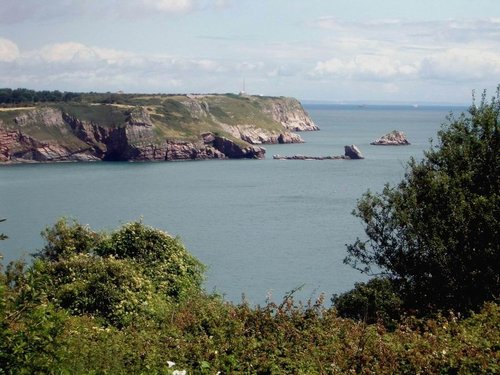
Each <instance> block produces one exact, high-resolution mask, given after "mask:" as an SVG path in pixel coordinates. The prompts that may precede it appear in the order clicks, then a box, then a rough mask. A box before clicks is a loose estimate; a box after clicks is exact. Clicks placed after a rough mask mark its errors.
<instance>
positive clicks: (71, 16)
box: [0, 0, 500, 104]
mask: <svg viewBox="0 0 500 375" xmlns="http://www.w3.org/2000/svg"><path fill="white" fill-rule="evenodd" d="M498 84H500V0H378V1H373V0H0V87H10V88H18V87H24V88H29V89H36V90H56V89H57V90H61V91H78V92H82V91H83V92H88V91H97V92H108V91H109V92H116V91H123V92H129V93H226V92H239V91H241V90H242V89H243V88H244V89H245V91H247V92H248V93H249V94H256V95H273V96H293V97H296V98H298V99H300V100H304V101H306V100H310V101H315V100H317V101H332V102H338V103H342V102H346V103H348V102H360V101H366V102H387V103H389V102H406V103H455V104H470V101H471V95H472V91H473V90H476V91H480V92H482V90H484V89H487V90H488V93H489V94H491V95H493V94H494V92H495V90H496V87H497V85H498Z"/></svg>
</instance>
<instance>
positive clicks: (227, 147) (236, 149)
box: [213, 137, 266, 159]
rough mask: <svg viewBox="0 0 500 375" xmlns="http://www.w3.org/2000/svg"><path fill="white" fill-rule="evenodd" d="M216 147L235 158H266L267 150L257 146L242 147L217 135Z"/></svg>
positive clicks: (214, 143)
mask: <svg viewBox="0 0 500 375" xmlns="http://www.w3.org/2000/svg"><path fill="white" fill-rule="evenodd" d="M213 145H214V147H215V148H216V149H217V150H219V151H220V152H222V153H223V154H224V155H226V156H227V157H228V158H235V159H243V158H244V159H264V158H265V153H266V150H265V149H263V148H261V147H257V146H248V147H242V146H240V145H238V144H236V143H235V142H233V141H231V140H229V139H227V138H224V137H215V140H214V142H213Z"/></svg>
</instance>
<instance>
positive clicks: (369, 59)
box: [311, 55, 418, 81]
mask: <svg viewBox="0 0 500 375" xmlns="http://www.w3.org/2000/svg"><path fill="white" fill-rule="evenodd" d="M417 70H418V67H417V66H416V65H413V64H404V63H402V62H401V61H399V60H394V59H392V58H391V57H388V56H380V55H358V56H355V57H353V58H350V59H340V58H332V59H329V60H326V61H320V62H318V63H317V64H316V67H315V68H314V70H313V71H312V73H311V74H312V76H313V77H318V76H319V77H322V76H329V75H330V76H335V77H341V78H349V79H351V78H352V79H368V80H375V81H376V80H385V79H395V78H412V77H414V75H415V73H416V72H417Z"/></svg>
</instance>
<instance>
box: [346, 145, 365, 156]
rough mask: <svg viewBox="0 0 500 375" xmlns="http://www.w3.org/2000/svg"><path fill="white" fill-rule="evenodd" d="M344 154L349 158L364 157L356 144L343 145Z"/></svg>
mask: <svg viewBox="0 0 500 375" xmlns="http://www.w3.org/2000/svg"><path fill="white" fill-rule="evenodd" d="M344 155H345V157H346V158H349V159H364V158H365V157H364V156H363V154H362V153H361V151H360V150H359V148H358V147H357V146H356V145H350V146H344Z"/></svg>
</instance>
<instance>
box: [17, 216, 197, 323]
mask: <svg viewBox="0 0 500 375" xmlns="http://www.w3.org/2000/svg"><path fill="white" fill-rule="evenodd" d="M42 236H43V237H44V238H45V240H46V244H45V246H44V248H43V249H42V250H40V251H39V252H38V253H37V254H36V257H37V258H38V259H37V261H36V262H35V263H34V264H33V266H32V267H31V268H30V272H31V273H32V275H34V278H35V279H36V280H38V281H40V285H42V286H41V287H38V288H37V289H39V290H44V292H45V293H46V295H47V296H48V299H49V301H51V302H52V303H54V304H55V305H56V306H58V307H62V308H63V309H65V310H67V311H69V312H70V313H72V314H74V315H85V314H88V315H92V316H95V317H99V318H103V319H104V320H105V321H106V322H107V323H109V324H112V325H115V326H117V327H121V326H124V325H127V324H128V323H130V322H131V321H133V320H134V319H135V318H136V317H137V316H140V315H155V314H163V313H164V311H165V308H164V307H165V306H166V305H168V304H171V303H175V302H179V301H181V300H183V299H185V298H187V297H189V296H192V295H193V294H196V293H199V292H200V291H201V285H202V281H203V272H204V266H203V265H202V264H201V263H200V262H199V261H198V260H197V259H196V258H195V257H194V256H192V255H191V254H190V253H189V252H188V251H187V250H186V248H185V247H184V246H183V244H182V243H181V241H180V240H179V239H177V238H173V237H171V236H170V235H169V234H167V233H165V232H163V231H161V230H158V229H155V228H151V227H148V226H146V225H144V224H142V223H141V222H133V223H128V224H125V225H123V226H122V227H121V228H120V229H119V230H117V231H114V232H111V233H96V232H94V231H92V230H91V229H90V228H89V227H88V226H85V225H82V224H80V223H78V222H77V221H73V222H69V223H68V221H67V220H66V219H60V220H59V221H58V222H57V223H56V224H55V225H54V226H52V227H49V228H47V229H45V230H44V231H43V232H42ZM18 273H19V272H16V273H13V275H14V274H18ZM12 278H13V279H15V277H12Z"/></svg>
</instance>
